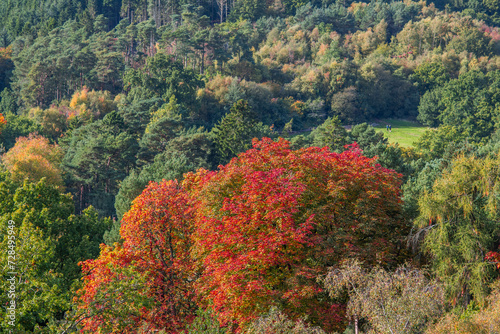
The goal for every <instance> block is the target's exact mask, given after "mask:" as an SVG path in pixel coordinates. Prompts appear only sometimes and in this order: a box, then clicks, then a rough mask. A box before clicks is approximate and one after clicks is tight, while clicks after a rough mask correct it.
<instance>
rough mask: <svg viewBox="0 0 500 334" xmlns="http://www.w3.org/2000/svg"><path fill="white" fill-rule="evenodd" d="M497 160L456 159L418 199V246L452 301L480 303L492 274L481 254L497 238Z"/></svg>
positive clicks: (455, 303) (487, 249) (490, 247)
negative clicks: (419, 236)
mask: <svg viewBox="0 0 500 334" xmlns="http://www.w3.org/2000/svg"><path fill="white" fill-rule="evenodd" d="M499 158H500V155H497V156H496V158H494V159H492V158H485V159H477V158H475V157H473V156H472V157H465V156H461V157H458V158H456V159H455V160H454V161H453V162H452V164H451V166H450V168H449V169H448V170H446V171H445V172H443V175H442V176H441V177H439V178H438V179H437V180H436V182H435V183H434V185H433V188H432V192H430V193H426V192H424V195H423V196H422V197H421V198H420V199H419V209H420V215H419V217H418V218H417V219H416V221H415V224H416V226H417V227H419V228H420V231H419V232H418V234H417V236H418V235H424V240H423V245H422V246H423V250H424V251H425V252H426V253H427V254H428V255H429V256H430V259H431V263H432V269H433V272H434V274H435V275H436V277H437V278H438V279H439V280H441V281H442V282H444V284H445V291H446V296H447V298H448V301H450V302H451V303H452V304H454V305H457V304H458V305H460V304H461V305H463V306H464V307H466V306H467V305H468V304H469V303H470V301H471V300H472V299H474V300H475V301H476V302H478V303H479V304H482V303H484V300H485V297H486V296H487V295H488V292H489V283H490V282H492V281H493V279H494V278H496V277H497V276H498V274H495V267H494V266H493V265H491V264H489V263H488V262H486V261H485V259H484V257H485V255H486V253H487V252H488V251H491V250H494V248H495V244H496V243H497V242H498V240H499V232H500V229H499V226H498V223H497V220H498V210H497V205H498V189H499V180H500V174H499V170H498V162H499ZM422 233H423V234H422Z"/></svg>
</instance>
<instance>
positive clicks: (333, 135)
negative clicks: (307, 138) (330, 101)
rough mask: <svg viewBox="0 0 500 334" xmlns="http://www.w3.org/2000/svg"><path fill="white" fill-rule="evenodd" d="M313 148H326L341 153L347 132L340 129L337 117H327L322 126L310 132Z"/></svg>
mask: <svg viewBox="0 0 500 334" xmlns="http://www.w3.org/2000/svg"><path fill="white" fill-rule="evenodd" d="M311 136H312V137H313V138H314V141H313V144H314V146H319V147H324V146H328V147H329V148H330V149H331V150H332V151H336V152H339V151H343V150H344V145H346V144H347V140H348V138H347V131H346V130H345V129H344V127H342V125H341V123H340V120H339V118H338V117H337V116H335V117H329V118H328V119H327V120H326V121H325V122H324V123H323V124H321V125H320V126H318V127H317V128H316V129H314V130H313V131H312V132H311Z"/></svg>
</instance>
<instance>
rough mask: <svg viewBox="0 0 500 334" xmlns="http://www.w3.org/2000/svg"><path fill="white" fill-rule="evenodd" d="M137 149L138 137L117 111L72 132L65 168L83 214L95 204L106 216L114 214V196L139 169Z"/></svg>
mask: <svg viewBox="0 0 500 334" xmlns="http://www.w3.org/2000/svg"><path fill="white" fill-rule="evenodd" d="M137 149H138V144H137V140H136V138H135V136H133V135H132V134H131V133H129V131H128V128H127V127H126V126H125V123H124V120H123V118H122V117H121V115H120V114H119V113H118V112H116V111H113V112H111V113H109V114H107V115H106V116H105V117H104V119H102V120H98V121H96V122H94V123H90V124H87V125H85V126H82V127H80V128H78V129H76V130H74V131H72V133H71V137H70V138H69V139H68V143H67V149H66V155H65V156H64V159H63V167H64V169H65V171H66V172H67V173H68V176H69V182H70V184H69V186H70V188H71V189H72V191H73V192H74V193H75V195H76V196H75V197H76V198H75V199H76V200H77V203H78V206H77V208H78V209H79V212H81V211H83V209H85V208H86V207H88V206H89V205H92V206H94V207H95V208H96V209H97V210H98V211H99V212H100V214H102V215H104V216H113V215H114V205H113V204H114V196H115V195H116V193H117V192H118V185H119V182H120V181H121V180H123V179H124V178H125V177H126V176H127V175H128V173H129V171H130V170H132V168H133V167H134V166H135V154H136V153H137Z"/></svg>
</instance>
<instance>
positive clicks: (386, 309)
mask: <svg viewBox="0 0 500 334" xmlns="http://www.w3.org/2000/svg"><path fill="white" fill-rule="evenodd" d="M321 280H322V281H323V282H324V284H325V287H326V289H327V290H328V292H329V293H330V295H331V296H332V297H336V296H339V295H341V294H342V293H343V292H345V291H347V294H348V296H349V302H348V304H347V313H348V315H349V316H351V317H353V318H354V323H355V333H358V321H359V320H360V319H361V318H366V319H367V320H368V322H369V323H370V325H371V327H372V328H373V330H374V331H376V332H377V333H402V334H403V333H417V332H421V331H422V329H424V328H425V325H426V324H427V322H428V321H429V320H431V319H433V318H435V317H437V316H439V315H440V314H441V312H442V308H443V304H444V299H443V290H442V288H441V287H440V286H439V284H438V283H437V282H433V281H429V280H428V279H427V278H426V277H425V273H423V272H422V271H420V270H418V269H412V268H409V267H406V266H400V267H398V268H397V269H396V271H395V272H393V273H391V272H387V271H386V270H384V269H382V268H373V269H372V270H370V271H367V270H365V269H364V268H362V266H361V264H360V263H359V262H358V261H349V262H346V263H344V264H342V266H341V267H340V268H339V269H331V270H330V271H329V272H328V274H327V275H326V276H325V277H324V278H321Z"/></svg>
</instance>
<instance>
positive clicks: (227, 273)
mask: <svg viewBox="0 0 500 334" xmlns="http://www.w3.org/2000/svg"><path fill="white" fill-rule="evenodd" d="M183 184H184V185H185V187H186V188H187V189H188V191H189V192H190V193H191V194H192V196H193V197H194V198H196V200H197V204H196V220H195V232H194V234H193V242H194V244H193V253H192V254H193V256H194V258H195V259H196V263H197V266H198V269H199V272H200V278H199V280H198V281H196V290H197V293H198V294H199V295H200V297H201V300H202V301H203V302H204V304H206V305H208V306H209V307H210V308H212V309H213V310H214V311H215V312H216V313H217V315H218V318H219V320H220V321H221V323H222V324H228V323H234V324H237V325H238V326H240V327H239V328H243V327H245V325H247V324H248V323H249V322H250V321H251V320H252V319H254V318H255V317H257V316H259V315H260V314H263V313H266V312H268V311H269V308H270V307H271V306H278V307H280V308H281V309H282V310H283V312H284V313H285V314H287V315H289V316H291V317H293V318H296V317H297V316H302V315H305V314H307V315H308V316H309V321H310V322H312V323H313V324H315V325H319V326H322V327H324V328H327V329H328V330H332V329H333V328H336V327H337V328H339V326H341V325H339V323H338V322H336V320H337V319H332V318H331V317H330V318H328V317H325V315H326V314H329V312H330V311H327V310H329V309H330V308H331V307H332V305H331V304H330V302H329V301H328V299H327V298H326V296H325V295H324V292H322V290H321V287H320V286H319V285H318V283H317V282H316V277H317V275H319V274H322V273H326V268H327V267H328V266H333V265H336V264H338V263H339V261H340V260H341V259H343V258H345V257H359V258H361V259H364V260H365V261H367V262H369V263H384V264H385V263H391V262H392V261H394V259H395V256H396V254H397V253H398V252H399V251H398V249H399V247H400V246H397V245H398V243H399V242H400V241H401V240H402V236H403V235H404V234H405V233H406V232H405V231H407V227H406V226H405V225H404V224H403V223H402V222H401V221H400V217H399V212H400V201H399V190H398V185H399V175H398V174H396V173H395V172H393V171H390V170H387V169H384V168H381V167H380V166H376V165H375V160H374V159H368V158H366V157H363V156H362V155H361V154H360V152H359V150H357V149H356V147H355V146H354V147H352V149H351V150H348V151H346V152H343V153H342V154H338V153H332V152H330V151H329V150H328V149H327V148H322V149H320V148H317V147H310V148H306V149H300V150H297V151H292V150H290V148H289V144H288V142H286V141H284V140H279V141H278V142H272V141H271V140H270V139H268V138H264V139H263V140H262V141H254V148H253V149H251V150H249V151H247V152H245V153H242V154H240V155H239V156H238V157H237V158H235V159H232V160H231V162H229V163H228V164H227V165H226V166H222V167H220V170H219V171H216V172H207V171H203V170H201V171H199V172H198V173H196V174H188V176H187V177H186V179H185V181H184V183H183Z"/></svg>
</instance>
